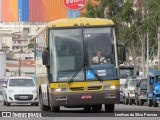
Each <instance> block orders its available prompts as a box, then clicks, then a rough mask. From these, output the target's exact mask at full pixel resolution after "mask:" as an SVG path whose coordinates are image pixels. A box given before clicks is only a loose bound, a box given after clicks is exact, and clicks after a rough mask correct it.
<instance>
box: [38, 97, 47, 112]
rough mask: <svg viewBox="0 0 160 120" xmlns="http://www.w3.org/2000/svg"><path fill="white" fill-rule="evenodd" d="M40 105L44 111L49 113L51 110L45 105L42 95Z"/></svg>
mask: <svg viewBox="0 0 160 120" xmlns="http://www.w3.org/2000/svg"><path fill="white" fill-rule="evenodd" d="M39 103H40V109H41V110H42V111H47V110H49V107H48V106H46V105H43V98H42V94H40V95H39Z"/></svg>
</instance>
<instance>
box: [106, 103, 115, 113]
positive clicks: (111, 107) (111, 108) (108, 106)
mask: <svg viewBox="0 0 160 120" xmlns="http://www.w3.org/2000/svg"><path fill="white" fill-rule="evenodd" d="M105 111H106V112H110V113H111V112H114V104H105Z"/></svg>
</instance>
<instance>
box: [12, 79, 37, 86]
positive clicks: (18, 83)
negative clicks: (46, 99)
mask: <svg viewBox="0 0 160 120" xmlns="http://www.w3.org/2000/svg"><path fill="white" fill-rule="evenodd" d="M9 86H18V87H33V86H35V84H34V82H33V80H32V79H10V81H9Z"/></svg>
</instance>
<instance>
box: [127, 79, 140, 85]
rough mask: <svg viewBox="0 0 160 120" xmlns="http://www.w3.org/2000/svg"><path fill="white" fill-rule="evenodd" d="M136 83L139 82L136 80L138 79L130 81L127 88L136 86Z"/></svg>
mask: <svg viewBox="0 0 160 120" xmlns="http://www.w3.org/2000/svg"><path fill="white" fill-rule="evenodd" d="M138 82H139V80H138V79H135V80H130V82H129V86H136V85H137V83H138Z"/></svg>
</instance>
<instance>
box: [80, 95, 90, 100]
mask: <svg viewBox="0 0 160 120" xmlns="http://www.w3.org/2000/svg"><path fill="white" fill-rule="evenodd" d="M81 99H83V100H84V99H92V96H91V95H82V96H81Z"/></svg>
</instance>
